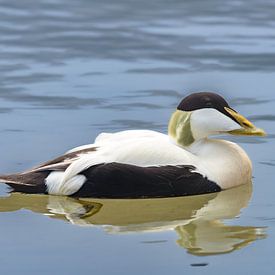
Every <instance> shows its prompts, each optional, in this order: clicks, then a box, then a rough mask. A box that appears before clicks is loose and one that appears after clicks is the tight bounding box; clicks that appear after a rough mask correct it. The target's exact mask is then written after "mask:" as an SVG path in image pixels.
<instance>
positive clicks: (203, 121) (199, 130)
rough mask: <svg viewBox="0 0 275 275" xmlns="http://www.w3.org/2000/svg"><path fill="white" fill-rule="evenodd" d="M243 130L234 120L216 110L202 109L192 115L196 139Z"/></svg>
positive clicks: (192, 127)
mask: <svg viewBox="0 0 275 275" xmlns="http://www.w3.org/2000/svg"><path fill="white" fill-rule="evenodd" d="M241 128H242V127H241V126H240V125H239V124H238V123H236V122H235V121H234V120H233V119H231V118H229V117H228V116H226V115H224V114H222V113H221V112H219V111H217V110H215V109H210V108H208V109H200V110H196V111H193V112H192V115H191V129H192V133H193V136H194V138H195V139H198V138H203V137H207V136H208V135H214V134H218V133H220V132H227V131H232V130H237V129H241Z"/></svg>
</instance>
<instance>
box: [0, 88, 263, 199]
mask: <svg viewBox="0 0 275 275" xmlns="http://www.w3.org/2000/svg"><path fill="white" fill-rule="evenodd" d="M218 134H232V135H246V136H264V135H265V132H264V131H263V130H261V129H259V128H256V127H255V126H254V125H253V124H252V123H251V122H250V121H248V120H247V119H246V118H245V117H243V116H242V115H240V114H239V113H237V112H236V111H235V110H233V109H232V108H231V107H230V106H229V105H228V103H227V102H226V101H225V100H224V99H223V98H222V97H221V96H220V95H218V94H215V93H208V92H201V93H194V94H191V95H189V96H187V97H185V98H184V99H183V100H182V101H181V102H180V104H179V105H178V107H177V110H176V111H175V112H174V113H173V114H172V116H171V119H170V122H169V126H168V135H166V134H163V133H159V132H155V131H150V130H129V131H121V132H117V133H102V134H100V135H99V136H98V137H97V138H96V139H95V142H94V143H93V144H89V145H84V146H80V147H77V148H74V149H72V150H70V151H68V152H67V153H65V154H64V155H62V156H60V157H58V158H56V159H54V160H51V161H48V162H46V163H43V164H41V165H39V166H37V167H34V168H33V169H30V170H28V171H25V172H23V173H18V174H11V175H4V176H0V181H1V182H5V183H6V184H8V185H9V186H10V187H11V188H12V191H15V192H24V193H44V194H51V195H67V196H75V197H94V198H95V197H97V198H153V197H172V196H186V195H198V194H204V193H211V192H218V191H221V190H224V189H229V188H232V187H234V186H238V185H241V184H245V183H248V182H250V181H251V178H252V166H251V161H250V159H249V157H248V156H247V154H246V153H245V152H244V150H243V149H242V148H241V147H239V146H238V145H237V144H235V143H232V142H229V141H225V140H219V139H209V138H208V137H209V136H211V135H218Z"/></svg>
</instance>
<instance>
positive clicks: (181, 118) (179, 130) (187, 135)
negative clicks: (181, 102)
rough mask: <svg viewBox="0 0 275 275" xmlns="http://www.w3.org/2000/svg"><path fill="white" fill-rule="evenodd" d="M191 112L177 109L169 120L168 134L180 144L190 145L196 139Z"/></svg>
mask: <svg viewBox="0 0 275 275" xmlns="http://www.w3.org/2000/svg"><path fill="white" fill-rule="evenodd" d="M190 117H191V112H184V111H179V110H176V111H175V112H174V113H173V114H172V116H171V118H170V121H169V126H168V134H169V136H170V137H171V138H173V139H174V140H175V141H176V143H177V144H178V145H181V146H184V147H185V146H189V145H191V144H192V143H193V142H194V141H195V139H194V137H193V134H192V130H191V124H190Z"/></svg>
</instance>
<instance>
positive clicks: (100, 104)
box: [0, 0, 275, 274]
mask: <svg viewBox="0 0 275 275" xmlns="http://www.w3.org/2000/svg"><path fill="white" fill-rule="evenodd" d="M274 27H275V3H274V1H268V0H264V1H256V0H255V1H254V0H252V1H249V3H247V2H246V1H217V0H211V1H207V2H200V3H199V2H196V1H178V0H174V1H169V3H168V2H167V1H162V0H160V1H157V2H152V1H149V2H148V1H123V0H119V1H115V2H114V1H97V0H93V1H84V0H79V1H77V2H75V1H64V0H57V1H50V0H44V1H43V0H39V1H34V0H28V1H6V0H2V1H0V37H1V38H0V57H1V58H0V125H1V127H0V133H1V134H0V144H1V146H0V149H1V159H0V168H1V173H8V172H16V171H21V170H24V169H26V168H29V167H31V166H33V165H35V164H37V163H39V162H42V161H45V160H47V159H50V158H53V157H55V156H57V155H59V154H62V153H63V152H65V151H66V150H68V149H70V148H72V147H74V146H77V145H80V144H84V143H89V142H92V141H93V139H94V138H95V137H96V135H97V134H98V133H100V132H102V131H110V132H114V131H119V130H124V129H133V128H134V129H145V128H146V129H153V130H157V131H161V132H166V127H167V122H168V120H169V116H170V114H171V112H172V111H173V110H174V108H175V107H176V106H177V104H178V102H179V100H180V99H181V98H182V97H183V96H184V95H186V94H187V93H188V92H192V91H198V90H212V91H216V92H219V93H221V94H222V95H224V96H225V97H226V98H227V99H228V101H229V102H230V104H231V105H232V107H234V108H235V109H236V110H238V111H239V112H241V113H243V114H244V115H245V116H247V117H248V118H250V119H251V120H252V121H253V122H255V124H257V125H258V126H259V127H262V128H264V129H265V130H266V131H267V132H268V134H269V135H268V137H267V138H264V139H260V138H246V137H245V138H243V137H242V138H237V137H229V138H228V139H230V140H232V141H235V142H238V143H239V144H240V145H241V146H242V147H243V148H244V149H245V150H246V151H247V152H248V154H249V155H250V157H251V159H252V161H253V165H254V178H253V191H252V187H251V186H250V185H248V186H244V187H241V188H237V189H234V190H229V191H226V192H222V193H220V194H209V195H203V196H197V197H188V198H174V199H157V200H141V201H139V200H137V201H134V202H132V201H127V200H126V201H121V200H111V201H108V200H93V199H91V200H82V199H79V200H76V199H71V198H65V197H53V196H40V195H23V194H12V195H8V194H7V190H6V187H5V186H1V189H0V191H1V195H2V197H1V199H0V212H1V213H0V225H1V237H0V244H1V246H0V247H1V249H0V262H1V270H2V272H9V273H12V274H22V273H23V274H37V272H40V273H43V272H44V273H49V272H52V273H54V274H55V273H59V274H75V273H76V272H79V271H80V270H81V271H83V272H97V273H98V274H128V273H131V274H149V273H158V274H168V273H169V274H173V273H179V272H181V273H191V272H192V273H196V272H198V273H201V272H204V273H211V274H219V273H221V272H222V273H224V270H226V271H227V273H229V274H231V273H233V272H235V273H237V274H240V273H248V272H249V273H250V274H258V273H259V272H265V273H267V274H268V273H269V274H271V273H272V272H273V270H274V257H273V255H274V252H275V251H274V246H272V243H274V241H275V240H274V237H275V226H274V221H275V216H274V207H275V204H274V197H275V189H274V187H273V175H274V165H275V158H274V136H275V127H274V119H275V118H274V107H275V94H274V89H275V75H274V71H275V50H274V49H275V32H274Z"/></svg>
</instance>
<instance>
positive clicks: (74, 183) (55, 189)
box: [45, 171, 87, 196]
mask: <svg viewBox="0 0 275 275" xmlns="http://www.w3.org/2000/svg"><path fill="white" fill-rule="evenodd" d="M63 176H64V172H60V171H54V172H51V173H50V174H49V175H48V177H47V178H46V179H45V183H46V186H47V191H48V193H49V194H51V195H65V196H69V195H72V194H74V193H76V192H77V191H78V190H79V189H80V188H81V187H82V185H83V184H84V182H85V181H86V180H87V179H86V177H85V176H84V175H75V176H73V177H71V178H70V179H68V180H67V181H66V182H63V181H62V180H63Z"/></svg>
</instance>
